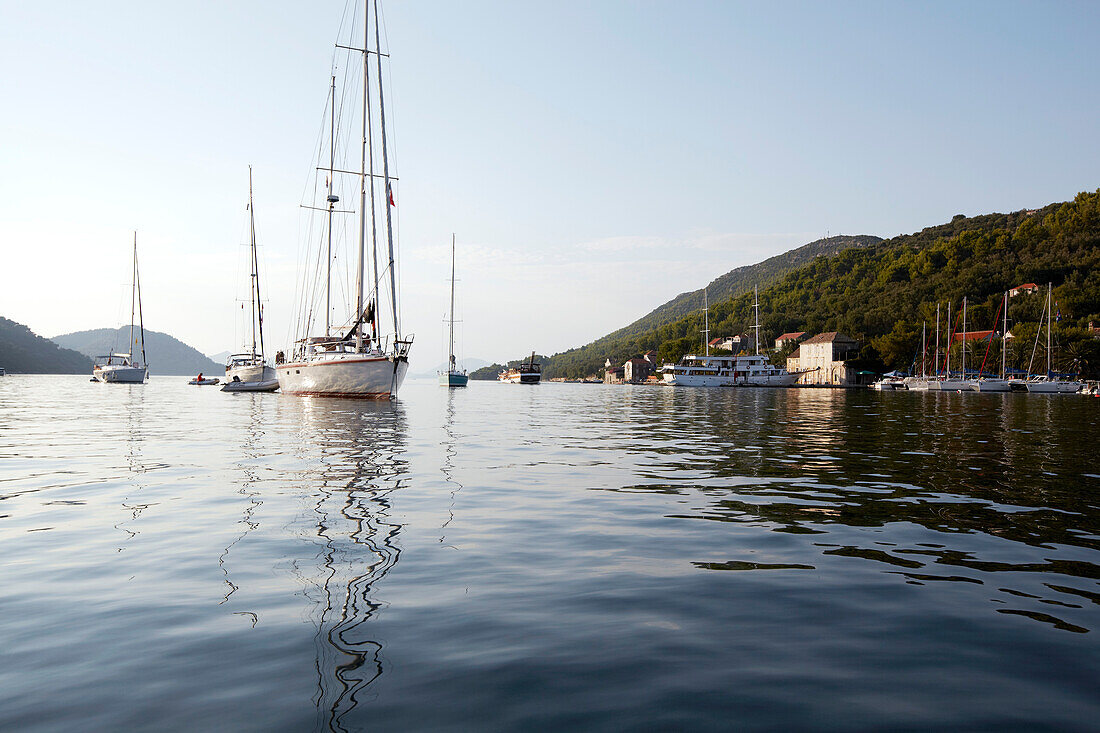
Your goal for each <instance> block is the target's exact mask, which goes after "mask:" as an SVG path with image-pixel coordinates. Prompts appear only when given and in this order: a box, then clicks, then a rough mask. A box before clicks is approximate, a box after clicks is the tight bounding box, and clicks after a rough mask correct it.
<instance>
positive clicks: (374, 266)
mask: <svg viewBox="0 0 1100 733" xmlns="http://www.w3.org/2000/svg"><path fill="white" fill-rule="evenodd" d="M369 28H370V2H369V0H364V2H363V111H364V113H363V120H364V127H365V128H366V131H367V165H368V166H369V176H370V253H371V272H372V280H371V282H372V285H371V292H373V293H374V308H373V309H372V310H373V314H372V316H371V333H372V334H373V335H374V338H375V347H376V348H377V347H378V334H379V333H380V329H379V324H378V318H379V314H378V312H379V310H381V309H380V308H379V307H378V305H379V304H378V283H379V280H380V277H379V275H378V216H377V214H376V212H375V203H374V178H375V175H374V128H373V127H372V126H371V124H370V119H371V112H370V33H369V32H368V31H369ZM379 89H381V87H379ZM365 184H366V180H364V185H365ZM359 203H360V210H362V209H363V201H362V198H360V202H359Z"/></svg>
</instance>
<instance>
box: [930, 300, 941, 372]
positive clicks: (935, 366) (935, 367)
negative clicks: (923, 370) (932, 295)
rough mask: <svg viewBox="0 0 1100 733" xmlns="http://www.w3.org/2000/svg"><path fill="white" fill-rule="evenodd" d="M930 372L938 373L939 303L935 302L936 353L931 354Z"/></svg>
mask: <svg viewBox="0 0 1100 733" xmlns="http://www.w3.org/2000/svg"><path fill="white" fill-rule="evenodd" d="M932 373H933V374H939V373H940V304H939V303H936V353H935V354H934V355H933V356H932Z"/></svg>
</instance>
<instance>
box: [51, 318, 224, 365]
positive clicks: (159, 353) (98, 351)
mask: <svg viewBox="0 0 1100 733" xmlns="http://www.w3.org/2000/svg"><path fill="white" fill-rule="evenodd" d="M129 338H130V327H129V326H122V327H121V328H118V329H114V328H97V329H94V330H92V331H77V332H76V333H66V334H63V335H61V336H54V337H53V339H51V340H52V341H53V342H54V343H57V344H59V345H61V346H64V347H65V348H67V349H74V350H76V351H79V352H80V353H82V354H85V355H87V356H88V357H92V358H94V357H96V356H100V355H102V354H107V353H110V352H111V351H112V350H114V349H117V350H118V351H122V352H126V351H129V348H128V347H127V343H128V342H129ZM138 348H140V347H138ZM135 353H136V352H135ZM145 358H146V361H148V362H149V374H150V375H151V376H156V375H157V374H177V375H193V374H198V373H199V372H205V373H206V374H220V373H222V372H223V371H225V364H224V363H222V364H218V363H217V362H215V361H211V360H210V359H208V358H207V357H206V356H205V355H204V354H202V353H201V352H199V351H198V350H197V349H193V348H191V347H190V346H188V345H187V344H185V343H183V342H182V341H180V340H179V339H177V338H173V337H172V336H169V335H168V334H166V333H160V332H158V331H150V330H149V329H145Z"/></svg>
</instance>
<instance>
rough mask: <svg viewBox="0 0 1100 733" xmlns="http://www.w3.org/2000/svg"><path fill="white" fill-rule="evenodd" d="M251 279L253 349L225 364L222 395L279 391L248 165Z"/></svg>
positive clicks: (249, 294) (229, 359) (250, 173)
mask: <svg viewBox="0 0 1100 733" xmlns="http://www.w3.org/2000/svg"><path fill="white" fill-rule="evenodd" d="M248 231H249V266H250V269H251V275H250V277H249V288H248V299H249V301H250V302H251V305H252V313H251V319H250V322H249V329H250V330H251V332H252V348H251V349H250V350H249V351H244V352H240V353H237V354H232V355H230V356H229V358H228V359H227V360H226V363H225V386H224V387H222V392H274V391H275V390H277V389H278V388H279V379H278V377H276V376H275V370H274V369H273V368H272V367H269V366H268V365H267V360H266V359H265V358H264V306H263V301H262V300H261V299H260V258H259V255H258V254H257V253H256V209H255V206H254V204H253V201H252V166H248Z"/></svg>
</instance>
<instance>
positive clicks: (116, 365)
mask: <svg viewBox="0 0 1100 733" xmlns="http://www.w3.org/2000/svg"><path fill="white" fill-rule="evenodd" d="M135 316H136V317H137V324H136V325H137V328H138V334H137V338H135V337H134V325H135V324H134V318H135ZM139 347H140V349H141V358H140V359H138V358H137V357H136V356H135V355H134V350H135V349H137V348H139ZM148 377H149V365H148V364H147V363H146V362H145V323H144V320H143V319H142V316H141V278H140V277H139V276H138V258H137V232H134V267H133V277H132V279H131V281H130V345H129V351H125V352H116V351H115V350H114V349H112V353H110V354H107V355H106V356H97V357H96V358H95V362H94V365H93V366H92V378H93V379H95V380H96V381H99V382H106V383H109V384H118V383H124V384H142V383H144V382H145V380H146V379H147V378H148Z"/></svg>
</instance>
